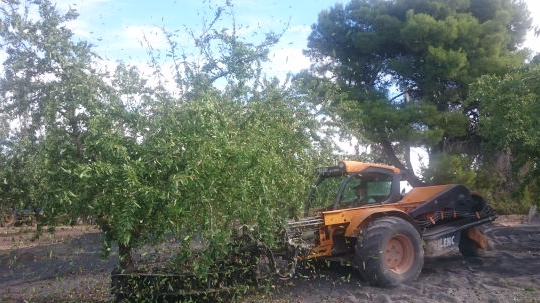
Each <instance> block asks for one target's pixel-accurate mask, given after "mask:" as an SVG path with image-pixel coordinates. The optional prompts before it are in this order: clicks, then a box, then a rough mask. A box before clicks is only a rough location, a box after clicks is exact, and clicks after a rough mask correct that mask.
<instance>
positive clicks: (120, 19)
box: [56, 0, 540, 78]
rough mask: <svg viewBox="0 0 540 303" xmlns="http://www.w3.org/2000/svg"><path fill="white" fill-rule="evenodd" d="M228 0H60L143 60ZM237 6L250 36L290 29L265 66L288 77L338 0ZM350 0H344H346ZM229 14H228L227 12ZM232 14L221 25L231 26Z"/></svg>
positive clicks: (80, 22)
mask: <svg viewBox="0 0 540 303" xmlns="http://www.w3.org/2000/svg"><path fill="white" fill-rule="evenodd" d="M225 1H226V0H221V1H220V0H160V1H142V0H58V1H56V4H57V7H58V8H59V9H61V10H67V9H68V8H70V7H71V8H73V9H76V10H77V11H78V12H79V14H80V16H79V18H78V19H77V20H75V21H73V22H71V23H70V24H69V28H70V29H72V30H73V32H74V33H75V34H76V35H77V36H78V37H80V38H81V39H84V40H87V41H89V42H91V43H92V44H94V45H95V51H96V52H97V53H98V54H99V55H100V56H102V58H103V59H105V60H110V61H116V60H122V61H124V62H126V63H131V64H135V65H140V66H142V65H144V63H147V61H148V58H149V57H148V53H147V51H148V47H147V46H146V45H147V43H145V42H143V41H144V40H147V41H148V42H149V44H150V45H152V47H153V48H154V50H158V51H159V50H163V51H165V50H167V49H168V44H167V40H166V38H165V35H164V34H163V32H162V30H161V28H165V29H166V30H167V31H170V32H175V33H176V34H177V35H178V38H179V39H177V41H180V42H181V43H182V41H189V36H188V33H187V31H186V29H191V30H195V31H200V30H201V29H202V27H203V23H204V22H203V20H207V22H208V21H209V20H211V19H212V17H213V14H214V12H215V8H216V7H217V6H218V5H220V4H223V3H224V2H225ZM229 2H230V3H232V5H233V6H234V12H235V21H236V24H237V25H239V27H240V28H239V32H240V33H241V34H242V35H243V36H244V37H246V38H247V39H248V40H251V41H254V42H256V41H262V39H263V38H264V33H266V32H269V31H273V32H277V33H280V32H282V31H284V30H285V33H284V35H283V37H282V38H281V40H280V42H279V44H278V45H276V46H275V47H274V48H272V50H271V53H270V55H269V59H270V63H268V64H266V65H265V71H266V73H267V74H269V75H271V76H278V77H280V78H283V77H284V75H286V74H287V73H288V72H291V73H296V72H298V71H300V70H302V69H304V68H308V67H309V59H308V58H306V57H305V56H304V55H303V54H302V50H303V49H306V48H307V38H308V36H309V34H310V32H311V29H310V27H311V25H312V24H314V23H316V22H317V16H318V14H319V12H321V11H322V10H324V9H328V8H330V7H332V6H334V5H335V4H336V3H338V2H339V1H336V0H229ZM347 2H348V1H345V2H343V1H341V3H347ZM525 2H526V3H527V5H528V6H529V10H530V11H531V16H532V17H533V23H534V24H536V25H538V26H540V1H538V0H526V1H525ZM225 18H227V16H225ZM230 20H231V19H230V18H229V19H226V20H224V21H223V23H222V24H221V25H223V26H229V25H230V24H231V23H230ZM523 46H524V47H528V48H531V49H532V50H533V51H535V52H540V38H539V37H535V36H534V34H533V33H532V32H531V33H529V35H528V36H527V41H526V42H525V43H524V45H523Z"/></svg>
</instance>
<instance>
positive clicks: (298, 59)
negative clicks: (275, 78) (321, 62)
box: [265, 48, 310, 75]
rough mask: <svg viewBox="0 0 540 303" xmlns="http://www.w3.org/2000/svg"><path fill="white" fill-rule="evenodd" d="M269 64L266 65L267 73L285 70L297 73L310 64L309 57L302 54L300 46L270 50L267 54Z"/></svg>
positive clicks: (281, 72)
mask: <svg viewBox="0 0 540 303" xmlns="http://www.w3.org/2000/svg"><path fill="white" fill-rule="evenodd" d="M268 58H269V59H270V61H271V62H270V64H269V66H265V67H267V70H269V71H270V72H269V74H271V75H273V74H283V75H285V74H286V73H287V72H291V73H297V72H299V71H301V70H302V69H305V68H308V67H309V65H310V61H309V58H308V57H306V56H304V54H302V49H300V48H282V49H278V50H271V51H270V54H269V55H268Z"/></svg>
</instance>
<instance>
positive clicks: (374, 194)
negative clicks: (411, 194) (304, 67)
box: [305, 161, 401, 216]
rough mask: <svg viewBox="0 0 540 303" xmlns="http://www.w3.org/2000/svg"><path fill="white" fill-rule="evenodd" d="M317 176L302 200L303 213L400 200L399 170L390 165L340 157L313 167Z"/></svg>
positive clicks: (310, 214)
mask: <svg viewBox="0 0 540 303" xmlns="http://www.w3.org/2000/svg"><path fill="white" fill-rule="evenodd" d="M317 174H318V175H319V178H318V180H317V182H316V183H315V186H314V187H313V188H312V190H311V192H310V194H309V197H308V201H307V203H306V209H305V216H312V215H314V214H315V213H317V212H321V211H327V210H338V209H346V208H355V207H361V206H366V205H372V204H388V203H393V202H397V201H399V200H400V198H401V196H400V171H399V169H397V168H395V167H393V166H387V165H381V164H374V163H364V162H356V161H341V162H339V164H338V165H337V166H331V167H322V168H319V169H317Z"/></svg>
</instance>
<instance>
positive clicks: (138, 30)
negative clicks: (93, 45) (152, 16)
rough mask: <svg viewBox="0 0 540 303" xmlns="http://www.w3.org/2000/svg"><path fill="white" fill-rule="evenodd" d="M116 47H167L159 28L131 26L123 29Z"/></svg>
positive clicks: (165, 39)
mask: <svg viewBox="0 0 540 303" xmlns="http://www.w3.org/2000/svg"><path fill="white" fill-rule="evenodd" d="M120 37H121V38H120V39H121V41H120V42H119V45H118V46H121V47H122V48H127V49H129V48H140V47H141V46H144V47H146V46H147V45H150V46H151V47H152V48H153V49H164V48H167V47H168V46H169V45H168V43H167V38H166V36H165V34H164V33H163V31H162V30H161V28H159V27H157V26H146V25H131V26H127V27H125V28H124V30H123V32H122V34H121V36H120Z"/></svg>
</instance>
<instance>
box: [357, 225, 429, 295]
mask: <svg viewBox="0 0 540 303" xmlns="http://www.w3.org/2000/svg"><path fill="white" fill-rule="evenodd" d="M355 260H356V263H357V266H358V269H359V270H360V275H361V276H362V278H363V279H365V280H366V281H368V282H369V283H370V284H371V285H375V286H382V287H393V286H397V285H399V284H401V283H403V282H407V281H411V280H414V279H416V278H417V277H418V275H419V274H420V271H421V270H422V266H423V265H424V249H423V247H422V240H421V239H420V234H419V233H418V231H417V230H416V228H415V227H414V226H412V225H411V224H410V223H409V222H407V221H406V220H404V219H402V218H398V217H383V218H380V219H377V220H375V221H373V222H371V223H369V225H368V226H367V228H365V229H364V230H363V232H362V233H361V234H360V236H359V237H358V242H357V243H356V246H355Z"/></svg>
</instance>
